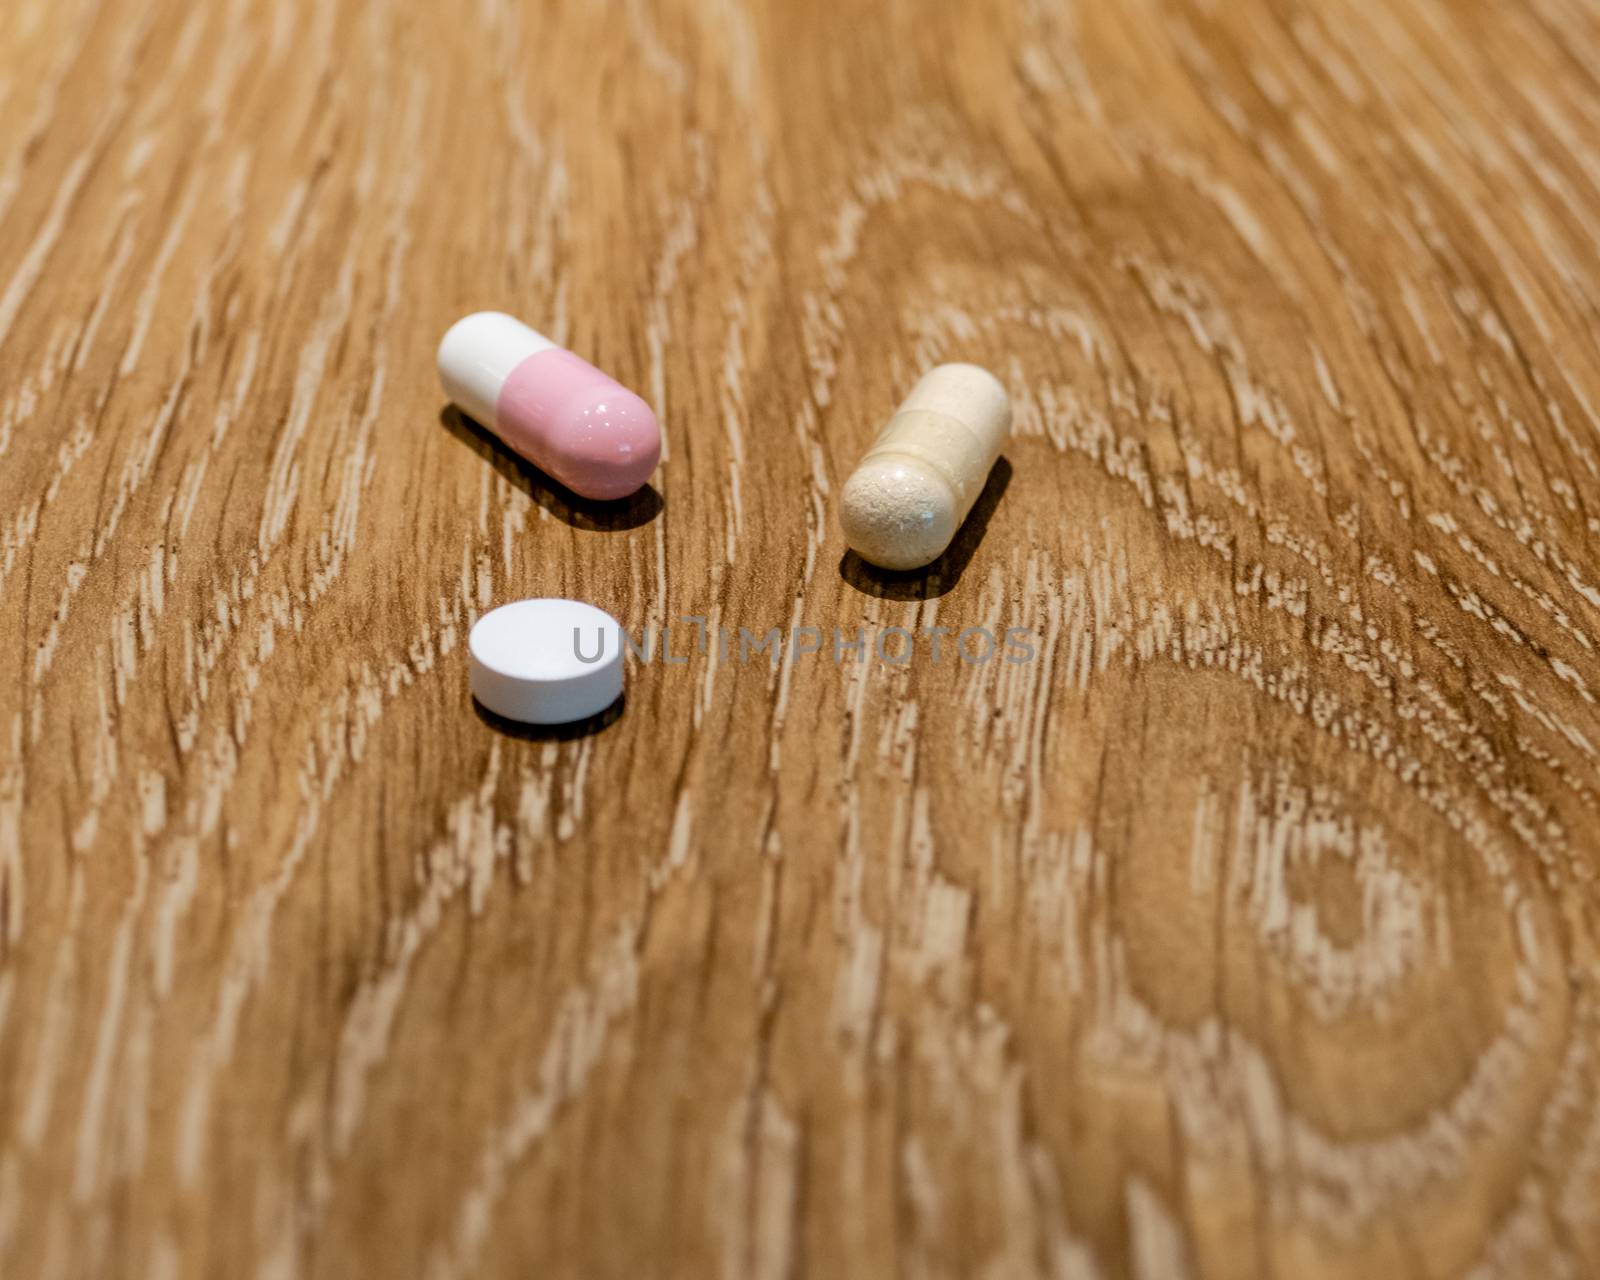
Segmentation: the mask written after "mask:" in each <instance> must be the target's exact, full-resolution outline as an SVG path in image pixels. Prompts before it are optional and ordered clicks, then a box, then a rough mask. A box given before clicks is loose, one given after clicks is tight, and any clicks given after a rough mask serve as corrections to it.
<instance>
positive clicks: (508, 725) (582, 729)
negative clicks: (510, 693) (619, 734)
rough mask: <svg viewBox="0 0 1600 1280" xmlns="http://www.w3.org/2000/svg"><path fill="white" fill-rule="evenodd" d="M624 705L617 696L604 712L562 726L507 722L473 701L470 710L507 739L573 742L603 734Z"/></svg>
mask: <svg viewBox="0 0 1600 1280" xmlns="http://www.w3.org/2000/svg"><path fill="white" fill-rule="evenodd" d="M627 702H628V695H627V694H625V693H621V694H618V695H617V700H616V701H615V702H613V703H612V704H611V705H610V706H609V707H607V708H606V709H605V710H604V711H601V712H598V713H597V714H595V715H592V716H588V717H586V718H585V719H582V720H569V721H568V722H567V723H566V724H524V723H523V722H522V721H520V720H508V719H506V717H505V716H503V715H500V714H499V713H497V712H494V711H490V710H489V708H488V707H486V706H484V705H483V703H481V702H479V701H478V700H477V699H476V698H474V699H473V700H472V710H473V711H474V712H475V713H476V714H477V717H478V719H479V720H481V721H483V723H484V724H485V725H487V726H488V727H489V728H491V729H493V730H494V731H495V732H496V733H501V734H504V735H505V736H506V737H508V738H519V739H521V740H522V741H523V742H573V741H576V740H577V739H579V738H588V737H592V736H593V735H594V734H597V733H604V732H605V731H606V730H607V729H609V728H610V727H611V726H612V725H614V724H616V722H617V721H618V720H620V719H622V712H623V710H624V709H625V708H626V706H627Z"/></svg>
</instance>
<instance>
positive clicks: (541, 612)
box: [467, 599, 622, 724]
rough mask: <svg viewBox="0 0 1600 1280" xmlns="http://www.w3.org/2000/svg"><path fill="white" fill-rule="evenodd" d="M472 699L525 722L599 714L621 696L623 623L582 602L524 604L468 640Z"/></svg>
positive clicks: (500, 612)
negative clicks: (470, 656)
mask: <svg viewBox="0 0 1600 1280" xmlns="http://www.w3.org/2000/svg"><path fill="white" fill-rule="evenodd" d="M467 648H468V649H469V650H471V654H472V696H473V697H474V698H476V699H477V700H478V701H479V702H481V703H482V704H483V705H484V706H485V707H487V708H488V709H489V710H490V711H492V712H494V713H495V714H496V715H500V716H505V717H506V719H508V720H520V721H522V722H523V723H524V724H567V723H569V722H571V721H573V720H584V719H587V718H588V717H589V716H594V715H599V714H600V713H601V712H602V711H604V710H605V709H606V708H607V707H609V706H610V705H611V704H612V703H613V702H615V701H616V700H617V699H618V698H619V697H620V696H621V695H622V625H621V624H620V623H619V622H618V621H617V620H616V619H615V618H613V617H612V616H611V615H610V614H609V613H607V612H605V610H603V609H596V608H595V607H594V606H593V605H592V604H584V603H583V602H582V601H581V600H555V599H544V600H518V601H516V602H515V603H513V604H503V605H501V606H500V607H499V608H498V609H491V610H490V611H489V612H488V613H486V614H484V615H483V617H481V618H479V619H478V621H477V623H476V624H475V625H474V626H473V628H472V634H471V635H470V636H468V637H467Z"/></svg>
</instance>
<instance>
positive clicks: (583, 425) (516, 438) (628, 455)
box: [439, 311, 661, 500]
mask: <svg viewBox="0 0 1600 1280" xmlns="http://www.w3.org/2000/svg"><path fill="white" fill-rule="evenodd" d="M439 378H440V381H442V382H443V383H444V389H445V394H446V395H448V396H449V397H450V398H451V399H452V400H453V401H455V403H456V404H457V405H458V406H460V408H461V410H462V411H463V412H464V413H466V414H468V415H469V416H470V417H473V418H475V419H477V420H478V421H479V422H481V423H482V424H483V425H484V426H486V427H488V428H489V430H491V431H493V432H494V433H495V435H497V436H499V437H500V439H501V440H503V441H504V442H505V443H506V444H507V445H509V446H510V447H511V448H513V449H515V450H516V451H517V452H518V453H520V454H521V455H522V456H523V457H524V458H526V459H527V460H528V461H529V462H531V463H533V464H534V465H535V466H536V467H539V468H540V469H541V470H543V471H545V472H547V473H548V474H549V475H551V476H554V477H555V478H556V479H557V480H559V481H560V482H561V483H562V484H564V485H566V486H567V488H569V489H571V490H572V491H573V492H574V493H577V494H580V495H582V496H583V497H585V498H597V499H602V500H604V499H611V498H625V497H627V496H628V495H629V494H630V493H632V492H634V490H636V489H638V488H639V487H640V486H641V485H643V484H644V482H645V481H646V480H648V479H649V478H650V473H651V472H653V471H654V470H655V469H656V463H657V462H659V461H660V460H661V426H660V424H659V423H658V422H657V421H656V415H655V414H654V413H653V412H652V411H651V409H650V406H649V405H647V404H646V403H645V402H644V401H643V400H641V399H640V398H639V397H638V396H636V395H634V393H633V392H631V391H629V390H628V389H627V388H626V387H624V386H623V385H622V384H621V383H619V382H617V381H616V380H615V379H614V378H611V377H610V376H608V375H607V374H604V373H601V372H600V370H598V369H596V368H595V367H594V366H593V365H592V364H590V363H589V362H588V361H587V360H583V359H581V358H579V357H578V356H575V355H573V354H572V352H570V351H567V350H566V349H564V348H562V347H558V346H557V345H556V344H555V343H553V342H551V341H550V339H549V338H547V337H545V336H544V335H543V334H542V333H536V332H535V331H534V330H532V329H530V328H528V326H527V325H525V324H523V323H522V321H520V320H518V319H516V318H515V317H514V316H508V315H504V314H502V313H501V312H498V311H479V312H476V313H475V314H473V315H470V316H467V317H466V318H465V319H463V320H458V321H456V322H455V324H453V325H451V326H450V331H449V332H448V333H446V334H445V335H444V341H442V342H441V343H440V344H439Z"/></svg>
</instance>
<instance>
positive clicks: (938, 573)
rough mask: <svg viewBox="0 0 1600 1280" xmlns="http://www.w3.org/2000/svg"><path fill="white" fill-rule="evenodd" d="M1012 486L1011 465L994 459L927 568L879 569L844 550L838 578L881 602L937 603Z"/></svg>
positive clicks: (956, 579) (953, 583) (953, 585)
mask: <svg viewBox="0 0 1600 1280" xmlns="http://www.w3.org/2000/svg"><path fill="white" fill-rule="evenodd" d="M1010 483H1011V464H1010V463H1009V462H1007V461H1006V460H1005V459H1004V458H999V459H996V461H995V464H994V466H993V467H991V468H990V469H989V478H988V480H987V481H986V482H985V483H984V486H983V492H982V493H980V494H979V495H978V500H977V501H976V502H974V503H973V504H972V510H971V511H969V512H968V513H967V518H966V519H965V520H963V521H962V522H961V527H960V528H959V529H957V530H956V536H955V537H954V538H952V539H951V540H950V545H949V546H948V547H946V548H945V549H944V554H943V555H942V556H940V557H939V558H938V559H937V560H935V561H934V562H933V563H932V564H930V565H924V566H923V567H922V568H920V569H880V568H879V567H878V566H877V565H875V564H868V563H867V562H866V561H865V560H863V559H862V558H861V557H860V556H858V555H857V554H856V553H855V552H854V551H846V552H845V553H844V558H843V559H842V560H840V561H839V576H840V577H841V578H843V579H844V580H845V581H846V582H848V583H849V584H850V585H851V586H852V587H854V588H855V589H856V590H857V591H864V592H866V593H867V594H868V595H869V596H877V597H878V598H879V599H880V600H936V599H938V597H940V596H942V595H945V594H946V593H948V592H951V591H954V590H955V589H956V584H957V583H959V582H960V581H961V575H962V574H963V573H965V572H966V569H967V563H968V562H969V561H970V560H971V559H972V556H973V553H974V552H975V551H977V549H978V544H979V543H980V542H982V541H983V532H984V530H985V529H987V528H988V527H989V519H990V517H991V516H993V515H994V512H995V508H996V507H998V506H999V505H1000V499H1001V498H1002V497H1003V496H1004V495H1005V491H1006V486H1007V485H1009V484H1010Z"/></svg>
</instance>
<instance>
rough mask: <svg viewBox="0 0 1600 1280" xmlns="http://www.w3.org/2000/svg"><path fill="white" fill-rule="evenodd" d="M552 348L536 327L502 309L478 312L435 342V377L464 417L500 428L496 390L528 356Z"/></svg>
mask: <svg viewBox="0 0 1600 1280" xmlns="http://www.w3.org/2000/svg"><path fill="white" fill-rule="evenodd" d="M554 346H556V344H555V343H554V342H551V341H550V339H549V338H547V337H545V336H544V334H542V333H540V332H539V331H538V330H536V329H531V328H529V327H528V326H527V325H525V324H523V323H522V321H520V320H518V319H517V318H516V317H515V316H508V315H506V314H504V313H503V312H500V311H479V312H476V313H475V314H473V315H470V316H468V317H466V319H464V320H460V321H458V322H457V323H455V324H453V325H451V326H450V330H449V332H448V333H446V334H445V335H444V340H443V341H442V342H441V343H440V344H439V379H440V381H441V382H443V384H444V391H445V394H446V395H447V396H449V397H450V399H452V400H453V401H455V403H456V404H457V405H458V406H459V407H460V408H461V410H462V412H464V413H465V414H466V415H467V416H468V417H470V418H473V419H476V420H477V421H478V422H481V423H483V425H484V426H486V427H488V428H489V429H490V430H491V431H498V430H499V429H500V419H499V413H500V408H499V406H500V391H501V389H502V388H503V387H504V386H505V385H506V379H507V378H509V377H510V376H511V371H512V370H513V369H515V368H516V367H517V366H518V365H519V364H521V363H522V362H523V361H524V360H526V359H527V358H528V357H529V356H536V355H538V354H539V353H540V352H541V351H549V350H550V349H551V348H552V347H554Z"/></svg>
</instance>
